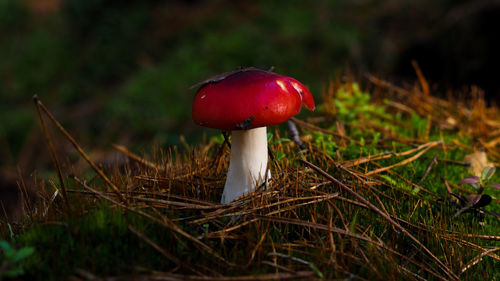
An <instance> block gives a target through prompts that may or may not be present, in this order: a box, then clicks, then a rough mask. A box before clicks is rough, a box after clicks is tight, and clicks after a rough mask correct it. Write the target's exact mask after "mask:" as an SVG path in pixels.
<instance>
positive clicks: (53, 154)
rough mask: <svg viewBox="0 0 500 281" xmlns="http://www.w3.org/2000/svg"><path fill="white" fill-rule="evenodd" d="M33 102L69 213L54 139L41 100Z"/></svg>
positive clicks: (35, 99)
mask: <svg viewBox="0 0 500 281" xmlns="http://www.w3.org/2000/svg"><path fill="white" fill-rule="evenodd" d="M33 101H34V102H35V106H36V111H37V112H38V118H39V119H40V125H41V126H42V131H43V134H44V135H45V140H46V141H47V145H48V146H49V151H50V157H52V162H54V166H55V167H56V171H57V177H58V178H59V183H60V184H61V188H62V195H63V199H64V204H65V205H66V208H67V209H68V211H70V208H69V202H68V194H67V193H66V185H65V184H64V180H63V177H62V172H61V167H60V166H59V160H57V155H56V152H55V149H54V144H53V143H52V138H51V137H50V135H49V131H48V130H47V125H46V124H45V119H44V118H43V116H42V111H41V110H40V104H41V102H40V100H39V99H38V96H37V95H34V96H33Z"/></svg>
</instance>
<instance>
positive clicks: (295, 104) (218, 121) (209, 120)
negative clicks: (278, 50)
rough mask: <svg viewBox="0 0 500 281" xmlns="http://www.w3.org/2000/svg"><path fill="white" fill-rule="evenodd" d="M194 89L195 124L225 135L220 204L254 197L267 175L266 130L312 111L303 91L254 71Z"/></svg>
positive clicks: (298, 85) (296, 85)
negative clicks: (225, 162)
mask: <svg viewBox="0 0 500 281" xmlns="http://www.w3.org/2000/svg"><path fill="white" fill-rule="evenodd" d="M197 86H199V87H200V88H199V89H198V91H197V93H196V95H195V97H194V101H193V108H192V117H193V120H194V122H195V123H196V124H198V125H200V126H204V127H209V128H215V129H221V130H226V131H231V159H230V163H229V170H228V172H227V179H226V183H225V185H224V191H223V193H222V199H221V203H228V202H231V201H233V200H234V199H236V198H237V197H239V196H242V195H244V194H247V193H250V192H253V191H255V188H256V187H257V186H259V185H260V184H262V183H263V182H265V181H266V179H268V178H269V177H270V173H268V172H267V157H268V149H267V133H266V126H269V125H275V124H280V123H283V122H285V121H287V120H288V119H290V118H291V117H292V116H294V115H296V114H297V113H299V112H300V109H301V107H302V104H304V106H305V107H306V108H307V109H309V110H314V107H315V105H314V100H313V97H312V95H311V93H310V92H309V90H308V89H307V88H306V87H305V86H304V85H303V84H301V83H300V82H299V81H297V80H295V79H294V78H291V77H287V76H282V75H278V74H275V73H273V72H270V71H264V70H260V69H257V68H244V69H239V70H235V71H231V72H226V73H223V74H220V75H218V76H215V77H212V78H210V79H208V80H205V81H203V82H201V83H199V84H196V85H194V86H193V87H197Z"/></svg>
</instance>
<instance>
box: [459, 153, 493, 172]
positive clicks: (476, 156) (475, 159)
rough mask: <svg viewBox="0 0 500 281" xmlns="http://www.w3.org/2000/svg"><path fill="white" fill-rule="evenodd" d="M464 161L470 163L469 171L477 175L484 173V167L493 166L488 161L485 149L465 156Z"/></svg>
mask: <svg viewBox="0 0 500 281" xmlns="http://www.w3.org/2000/svg"><path fill="white" fill-rule="evenodd" d="M464 161H465V162H468V163H470V167H469V172H470V173H471V174H472V175H474V176H477V177H480V176H481V175H482V173H483V170H484V168H486V167H488V166H493V164H492V163H491V162H489V161H488V155H487V154H486V152H484V151H476V152H474V153H472V154H469V155H467V156H465V158H464Z"/></svg>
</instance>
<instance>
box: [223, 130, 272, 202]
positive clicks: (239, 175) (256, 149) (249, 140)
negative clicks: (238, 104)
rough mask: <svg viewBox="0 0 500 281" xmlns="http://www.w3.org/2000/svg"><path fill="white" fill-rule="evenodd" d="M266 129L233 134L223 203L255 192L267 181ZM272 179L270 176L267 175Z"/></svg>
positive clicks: (234, 132)
mask: <svg viewBox="0 0 500 281" xmlns="http://www.w3.org/2000/svg"><path fill="white" fill-rule="evenodd" d="M266 172H267V134H266V127H259V128H255V129H250V130H235V131H232V132H231V160H230V162H229V170H228V171H227V179H226V184H225V186H224V192H223V193H222V199H221V203H223V204H224V203H228V202H231V201H233V200H234V199H236V198H237V197H239V196H241V195H244V194H248V193H250V192H253V191H255V188H256V187H257V186H259V185H260V184H262V183H263V182H264V181H265V180H266ZM267 177H270V174H267Z"/></svg>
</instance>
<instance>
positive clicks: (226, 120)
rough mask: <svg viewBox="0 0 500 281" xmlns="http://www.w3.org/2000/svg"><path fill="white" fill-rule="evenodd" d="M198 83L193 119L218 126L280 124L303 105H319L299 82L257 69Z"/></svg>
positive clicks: (246, 127)
mask: <svg viewBox="0 0 500 281" xmlns="http://www.w3.org/2000/svg"><path fill="white" fill-rule="evenodd" d="M198 85H201V87H200V89H199V90H198V92H197V93H196V95H195V97H194V101H193V109H192V116H193V120H194V122H195V123H196V124H198V125H200V126H204V127H209V128H214V129H221V130H246V129H252V128H258V127H263V126H268V125H275V124H280V123H283V122H285V121H287V120H288V119H290V118H291V117H292V116H294V115H296V114H297V113H299V112H300V108H301V107H302V104H304V106H305V107H306V108H307V109H309V110H314V107H315V105H314V99H313V97H312V95H311V93H310V92H309V90H308V89H307V88H306V87H305V86H304V85H303V84H302V83H300V82H299V81H297V80H295V79H293V78H291V77H287V76H282V75H278V74H275V73H272V72H268V71H264V70H260V69H256V68H247V69H241V70H236V71H232V72H227V73H223V74H221V75H218V76H216V77H213V78H210V79H208V80H206V81H203V82H201V83H200V84H198ZM195 86H197V85H195Z"/></svg>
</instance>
